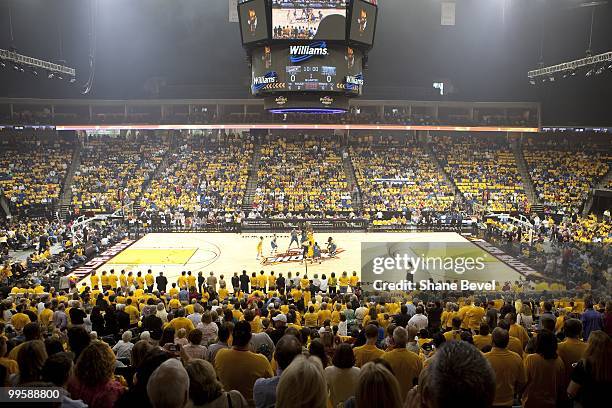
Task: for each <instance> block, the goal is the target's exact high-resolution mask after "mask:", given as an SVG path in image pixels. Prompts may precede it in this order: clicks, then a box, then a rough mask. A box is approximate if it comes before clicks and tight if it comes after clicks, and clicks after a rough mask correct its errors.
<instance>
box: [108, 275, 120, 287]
mask: <svg viewBox="0 0 612 408" xmlns="http://www.w3.org/2000/svg"><path fill="white" fill-rule="evenodd" d="M118 280H119V278H117V275H115V274H111V275H109V277H108V284H109V285H110V287H111V288H113V289H117V281H118Z"/></svg>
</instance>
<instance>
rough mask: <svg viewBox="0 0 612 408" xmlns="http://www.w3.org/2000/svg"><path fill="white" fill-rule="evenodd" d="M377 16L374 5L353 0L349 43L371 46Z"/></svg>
mask: <svg viewBox="0 0 612 408" xmlns="http://www.w3.org/2000/svg"><path fill="white" fill-rule="evenodd" d="M377 14H378V8H377V7H376V6H375V5H374V4H371V3H370V2H368V1H364V0H353V7H352V12H351V23H350V29H349V41H355V42H358V43H361V44H364V45H366V46H372V44H373V43H374V32H375V29H376V17H377Z"/></svg>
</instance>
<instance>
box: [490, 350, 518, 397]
mask: <svg viewBox="0 0 612 408" xmlns="http://www.w3.org/2000/svg"><path fill="white" fill-rule="evenodd" d="M484 356H485V358H486V359H487V360H489V363H491V367H493V371H495V399H494V401H493V405H506V406H511V405H512V403H513V399H514V393H515V390H516V387H517V386H518V387H521V385H523V384H525V370H524V368H523V359H522V358H521V356H519V355H518V354H516V353H515V352H512V351H510V350H508V349H500V348H497V347H494V348H493V349H492V350H491V351H490V352H488V353H485V355H484Z"/></svg>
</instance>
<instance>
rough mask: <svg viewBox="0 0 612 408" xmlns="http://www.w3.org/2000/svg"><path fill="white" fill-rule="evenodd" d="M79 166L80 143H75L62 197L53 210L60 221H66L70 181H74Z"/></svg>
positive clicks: (70, 201)
mask: <svg viewBox="0 0 612 408" xmlns="http://www.w3.org/2000/svg"><path fill="white" fill-rule="evenodd" d="M80 166H81V142H80V141H79V142H77V143H76V147H75V148H74V153H73V154H72V162H71V163H70V168H69V169H68V173H66V178H65V179H64V185H63V186H62V195H61V196H60V200H59V203H58V207H57V208H55V211H59V216H60V218H61V219H62V220H63V219H66V214H67V213H68V210H69V209H70V205H71V203H72V180H73V179H74V173H76V172H77V170H78V169H79V167H80Z"/></svg>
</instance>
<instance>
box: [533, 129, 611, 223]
mask: <svg viewBox="0 0 612 408" xmlns="http://www.w3.org/2000/svg"><path fill="white" fill-rule="evenodd" d="M523 154H524V156H525V161H526V162H527V165H528V168H529V173H530V175H531V179H532V181H533V185H534V188H535V189H536V193H537V195H538V198H539V199H540V201H541V202H542V204H544V205H546V206H547V207H550V208H552V209H553V210H554V211H559V210H561V211H564V212H565V213H569V212H571V211H580V210H581V209H582V206H583V205H584V203H585V201H586V199H587V196H588V193H589V192H590V190H591V189H592V188H593V187H594V186H595V183H597V182H598V181H599V180H600V179H601V178H602V177H603V176H604V175H605V174H606V173H607V172H608V170H609V169H610V166H611V165H612V154H610V146H609V145H606V144H605V143H602V144H598V143H577V142H576V141H574V142H573V143H570V142H569V141H568V140H567V139H565V138H561V137H552V138H545V139H536V138H529V139H527V141H526V142H525V143H524V144H523Z"/></svg>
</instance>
